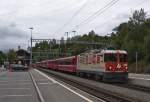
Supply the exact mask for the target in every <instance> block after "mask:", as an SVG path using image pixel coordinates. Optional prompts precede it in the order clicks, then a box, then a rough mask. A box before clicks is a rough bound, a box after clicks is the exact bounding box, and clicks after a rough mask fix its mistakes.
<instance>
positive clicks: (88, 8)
mask: <svg viewBox="0 0 150 102" xmlns="http://www.w3.org/2000/svg"><path fill="white" fill-rule="evenodd" d="M110 1H111V0H0V50H2V49H8V48H17V46H18V45H20V46H21V47H23V48H26V47H27V46H28V40H29V38H30V30H29V29H28V28H29V27H33V28H34V30H33V38H50V39H52V38H56V39H60V38H61V37H62V36H64V37H66V35H65V34H64V33H65V32H70V31H72V30H76V31H77V34H84V33H87V32H89V31H91V30H94V31H95V32H96V33H97V34H99V35H106V34H107V33H110V32H112V29H113V28H114V27H116V26H118V25H119V24H120V23H122V22H126V21H127V20H128V19H129V17H130V16H131V14H132V12H133V11H134V10H136V9H140V8H144V9H145V11H146V12H147V13H148V15H149V14H150V0H119V1H118V2H117V3H116V4H115V5H113V6H112V7H111V8H109V9H107V10H106V11H105V12H103V13H102V14H100V15H99V16H96V17H95V18H92V21H88V23H86V24H84V25H80V26H78V27H76V26H77V25H78V24H80V23H81V22H82V21H84V20H85V19H87V18H88V17H89V16H91V15H92V14H93V13H95V12H96V11H97V10H99V9H101V8H103V7H104V6H105V5H106V4H108V3H109V2H110ZM68 21H70V22H68ZM63 25H65V26H63ZM69 36H70V37H71V36H73V33H70V34H69Z"/></svg>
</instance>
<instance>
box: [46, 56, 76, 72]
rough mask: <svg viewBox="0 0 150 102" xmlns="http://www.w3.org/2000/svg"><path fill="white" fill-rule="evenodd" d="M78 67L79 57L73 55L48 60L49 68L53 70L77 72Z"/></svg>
mask: <svg viewBox="0 0 150 102" xmlns="http://www.w3.org/2000/svg"><path fill="white" fill-rule="evenodd" d="M76 67H77V57H76V56H71V57H65V58H59V59H55V60H48V68H50V69H53V70H60V71H64V72H71V73H74V72H76Z"/></svg>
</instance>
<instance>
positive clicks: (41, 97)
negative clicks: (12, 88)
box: [28, 71, 45, 102]
mask: <svg viewBox="0 0 150 102" xmlns="http://www.w3.org/2000/svg"><path fill="white" fill-rule="evenodd" d="M28 73H29V75H30V78H31V80H32V82H33V85H34V87H35V90H36V93H37V96H38V99H39V102H45V100H44V98H43V96H42V94H41V92H40V90H39V87H38V85H37V83H36V81H35V79H34V77H33V75H32V73H31V72H30V71H29V72H28Z"/></svg>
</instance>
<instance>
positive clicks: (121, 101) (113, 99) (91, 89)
mask: <svg viewBox="0 0 150 102" xmlns="http://www.w3.org/2000/svg"><path fill="white" fill-rule="evenodd" d="M39 70H41V71H43V72H45V73H46V74H48V75H51V76H54V77H56V78H57V79H59V80H61V81H63V82H65V83H67V84H69V85H72V86H74V87H76V88H78V89H80V90H83V91H85V92H87V93H89V94H91V95H93V96H95V97H97V98H100V99H103V100H105V101H106V102H140V101H139V100H135V99H132V98H129V97H126V96H122V95H120V94H117V93H114V92H109V91H108V90H105V89H101V88H99V87H96V86H92V85H90V84H86V83H84V82H80V81H78V80H73V79H70V78H67V77H64V76H61V75H58V74H54V73H51V72H50V71H49V70H46V69H39Z"/></svg>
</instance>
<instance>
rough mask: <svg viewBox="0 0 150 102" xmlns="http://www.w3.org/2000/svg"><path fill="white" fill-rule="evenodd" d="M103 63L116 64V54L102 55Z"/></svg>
mask: <svg viewBox="0 0 150 102" xmlns="http://www.w3.org/2000/svg"><path fill="white" fill-rule="evenodd" d="M104 62H117V54H113V53H109V54H104Z"/></svg>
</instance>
